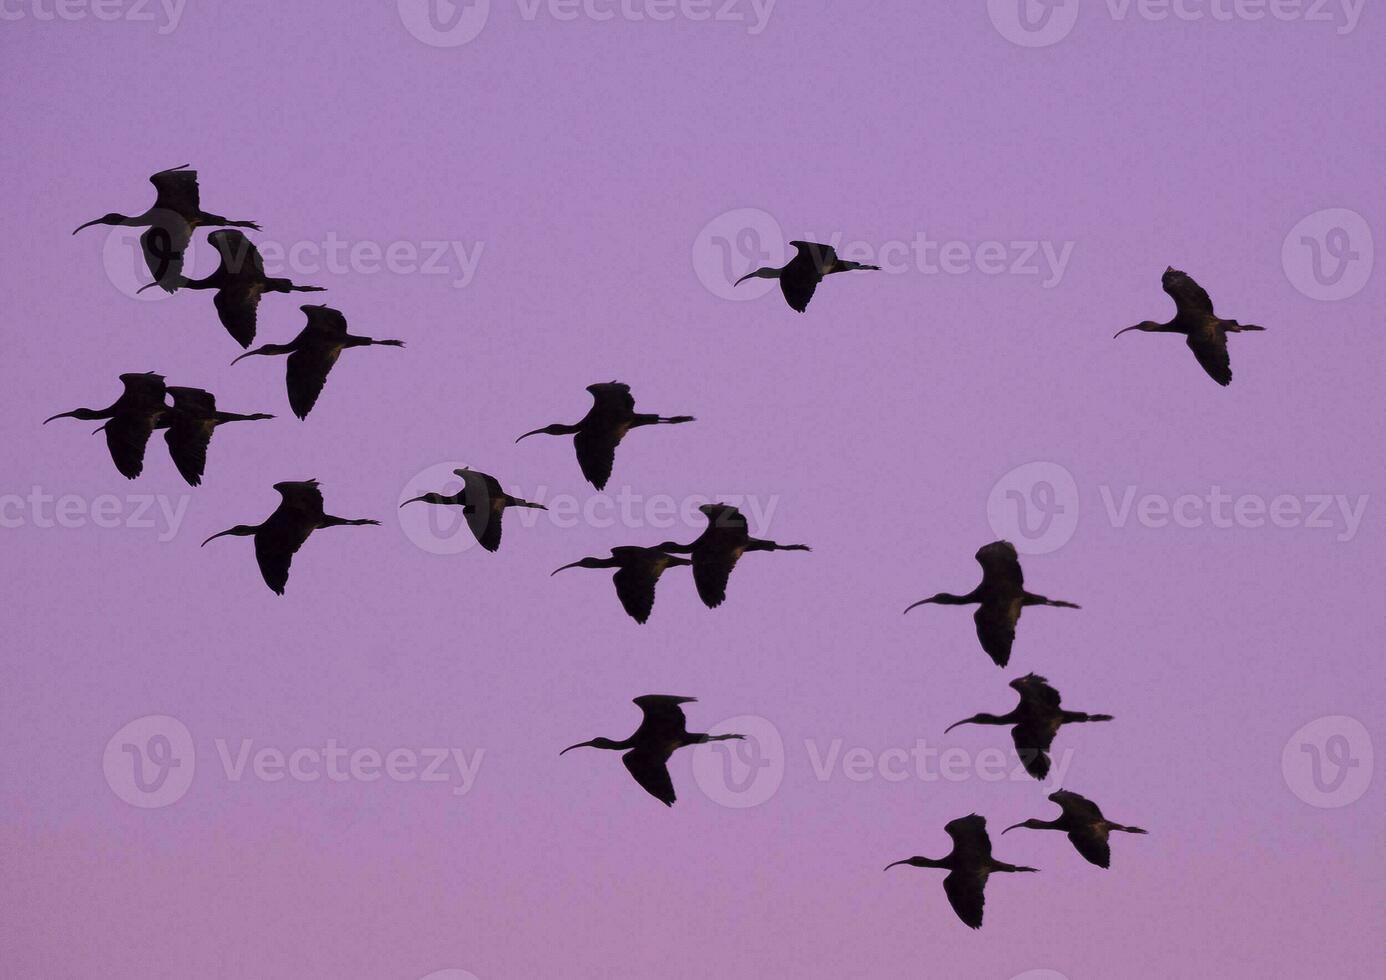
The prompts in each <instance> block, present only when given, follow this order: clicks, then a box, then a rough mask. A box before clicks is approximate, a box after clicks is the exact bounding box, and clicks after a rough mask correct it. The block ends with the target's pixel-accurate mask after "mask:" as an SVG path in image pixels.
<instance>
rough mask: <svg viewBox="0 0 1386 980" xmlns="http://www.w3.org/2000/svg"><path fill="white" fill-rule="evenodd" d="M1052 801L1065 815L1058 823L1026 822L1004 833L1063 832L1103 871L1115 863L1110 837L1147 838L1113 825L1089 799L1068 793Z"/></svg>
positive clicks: (1136, 829) (1053, 796) (1063, 791)
mask: <svg viewBox="0 0 1386 980" xmlns="http://www.w3.org/2000/svg"><path fill="white" fill-rule="evenodd" d="M1049 799H1051V800H1053V801H1054V802H1055V803H1057V804H1059V806H1060V808H1062V810H1063V813H1062V814H1061V815H1060V816H1059V817H1058V818H1057V819H1055V820H1036V819H1031V820H1026V821H1024V822H1023V823H1017V824H1012V825H1011V826H1009V827H1007V828H1006V829H1005V830H1003V831H1001V833H1003V834H1005V833H1009V832H1010V831H1012V830H1015V829H1016V828H1017V827H1025V828H1027V829H1029V830H1062V831H1063V832H1064V833H1066V834H1068V839H1069V841H1071V842H1072V844H1073V846H1074V847H1075V848H1077V850H1078V853H1079V854H1081V855H1083V857H1084V858H1086V859H1087V861H1088V863H1089V864H1095V865H1097V866H1098V867H1099V868H1105V867H1107V866H1109V865H1110V864H1111V862H1112V849H1111V846H1110V845H1109V844H1108V843H1107V835H1108V834H1110V833H1111V832H1112V831H1113V830H1119V831H1121V832H1122V833H1125V834H1144V833H1146V831H1144V830H1142V829H1141V828H1140V827H1126V826H1123V825H1122V824H1119V823H1112V821H1110V820H1108V819H1107V818H1106V817H1104V816H1102V811H1101V810H1100V809H1098V807H1097V804H1096V803H1094V802H1093V801H1092V800H1090V799H1088V798H1087V797H1086V796H1079V795H1078V794H1077V793H1070V792H1069V791H1068V790H1066V789H1061V790H1058V791H1057V792H1054V793H1050V794H1049Z"/></svg>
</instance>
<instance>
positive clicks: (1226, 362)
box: [1115, 266, 1266, 387]
mask: <svg viewBox="0 0 1386 980" xmlns="http://www.w3.org/2000/svg"><path fill="white" fill-rule="evenodd" d="M1160 285H1161V286H1162V287H1163V288H1164V290H1165V292H1167V293H1169V295H1170V297H1171V298H1172V299H1173V300H1174V307H1175V313H1174V319H1173V320H1170V321H1169V322H1168V323H1157V322H1155V321H1154V320H1143V321H1141V322H1140V323H1138V324H1136V325H1135V326H1134V327H1127V328H1126V330H1118V331H1117V332H1116V334H1115V336H1116V337H1120V336H1121V335H1122V334H1124V333H1126V332H1127V331H1128V330H1143V331H1145V332H1146V333H1182V334H1183V335H1184V337H1185V340H1186V342H1187V343H1188V345H1189V350H1191V351H1193V354H1194V357H1196V358H1198V363H1199V364H1201V365H1203V370H1205V371H1207V372H1208V376H1209V377H1210V378H1212V379H1213V380H1214V381H1216V382H1217V383H1218V384H1220V385H1222V386H1223V387H1226V386H1227V385H1229V384H1231V383H1232V362H1231V360H1230V359H1229V357H1228V355H1227V335H1228V334H1229V333H1241V332H1242V331H1244V330H1265V329H1266V328H1265V327H1258V326H1256V325H1255V324H1251V323H1238V322H1237V321H1236V320H1224V319H1222V318H1221V317H1218V316H1216V315H1214V313H1213V301H1212V300H1211V299H1210V298H1209V297H1208V293H1207V292H1205V291H1204V289H1203V287H1202V286H1200V285H1199V284H1198V283H1196V282H1194V281H1193V279H1192V278H1191V277H1190V276H1189V275H1188V274H1187V273H1183V272H1180V271H1179V270H1178V269H1175V268H1174V267H1173V266H1170V267H1168V268H1166V269H1165V274H1164V275H1163V276H1161V277H1160Z"/></svg>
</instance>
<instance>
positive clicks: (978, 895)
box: [886, 813, 1035, 929]
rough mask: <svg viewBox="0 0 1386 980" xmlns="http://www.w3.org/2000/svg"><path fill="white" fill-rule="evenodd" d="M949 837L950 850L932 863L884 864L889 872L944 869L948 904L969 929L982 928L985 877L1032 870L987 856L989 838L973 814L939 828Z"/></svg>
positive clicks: (911, 860)
mask: <svg viewBox="0 0 1386 980" xmlns="http://www.w3.org/2000/svg"><path fill="white" fill-rule="evenodd" d="M943 829H944V831H945V832H946V833H947V834H948V836H949V837H951V838H953V850H951V851H950V852H949V853H948V856H947V857H944V858H940V859H938V860H935V859H933V858H926V857H912V858H905V859H904V860H902V861H895V862H893V863H891V864H887V865H886V870H887V871H889V870H890V869H891V868H893V867H895V866H896V865H897V864H908V865H909V866H910V867H913V868H944V869H946V870H947V871H948V875H947V877H945V878H944V879H943V891H944V893H945V894H947V896H948V904H949V905H951V906H953V911H954V912H956V913H957V914H958V918H959V919H961V920H962V921H963V924H964V925H966V926H969V927H971V928H973V929H980V928H981V926H982V908H983V906H984V905H985V903H986V896H985V890H986V886H987V878H988V877H990V876H991V875H992V874H993V873H994V872H997V871H1007V872H1015V871H1030V872H1033V871H1035V869H1034V868H1027V867H1023V866H1021V865H1015V864H1007V863H1006V862H1005V861H998V860H996V859H995V858H994V857H992V856H991V838H990V837H989V836H988V835H987V821H986V818H985V817H981V816H978V815H977V814H975V813H973V814H970V815H969V816H966V817H959V818H958V819H956V820H950V821H949V822H948V823H947V824H945V825H944V827H943Z"/></svg>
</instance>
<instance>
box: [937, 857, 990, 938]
mask: <svg viewBox="0 0 1386 980" xmlns="http://www.w3.org/2000/svg"><path fill="white" fill-rule="evenodd" d="M986 885H987V874H986V872H985V871H950V872H949V873H948V876H947V877H946V878H944V879H943V890H944V892H945V893H946V894H947V895H948V904H949V905H951V906H953V911H954V912H956V913H957V914H958V918H959V919H962V921H963V925H966V926H968V927H969V928H972V929H980V928H981V927H982V909H983V906H984V905H986V896H985V894H984V892H985V889H986Z"/></svg>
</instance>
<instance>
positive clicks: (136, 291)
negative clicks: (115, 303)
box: [135, 282, 159, 296]
mask: <svg viewBox="0 0 1386 980" xmlns="http://www.w3.org/2000/svg"><path fill="white" fill-rule="evenodd" d="M157 285H159V284H158V283H157V282H151V283H149V284H148V285H145V286H141V287H140V288H139V289H137V290H135V295H136V296H138V295H139V294H140V293H142V292H144V291H145V290H146V289H153V288H154V287H155V286H157Z"/></svg>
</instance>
